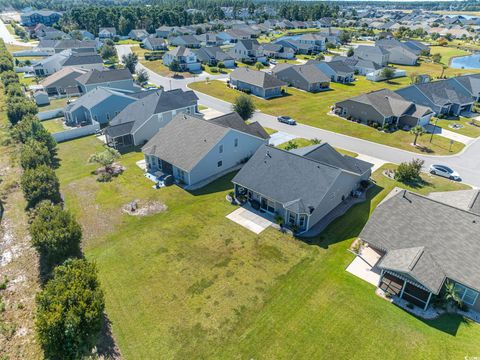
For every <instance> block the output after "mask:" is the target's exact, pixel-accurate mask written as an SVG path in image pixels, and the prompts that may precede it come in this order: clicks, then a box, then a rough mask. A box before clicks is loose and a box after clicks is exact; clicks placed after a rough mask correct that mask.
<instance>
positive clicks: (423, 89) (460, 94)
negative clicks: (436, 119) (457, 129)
mask: <svg viewBox="0 0 480 360" xmlns="http://www.w3.org/2000/svg"><path fill="white" fill-rule="evenodd" d="M396 92H397V94H399V95H401V96H402V97H403V98H405V99H407V100H410V101H414V102H416V103H417V104H421V105H424V106H427V107H429V108H431V109H432V110H433V111H434V112H435V114H442V115H450V114H451V115H460V114H462V113H464V112H466V113H469V112H471V111H472V109H473V104H474V102H475V100H476V99H478V97H473V96H472V95H471V94H470V92H469V91H468V90H467V89H466V88H465V87H464V86H462V85H461V84H460V83H459V82H456V81H448V80H441V81H432V82H428V83H423V84H414V85H410V86H407V87H404V88H402V89H398V90H397V91H396Z"/></svg>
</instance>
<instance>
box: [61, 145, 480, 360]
mask: <svg viewBox="0 0 480 360" xmlns="http://www.w3.org/2000/svg"><path fill="white" fill-rule="evenodd" d="M101 148H102V144H101V143H100V142H99V141H98V140H97V139H96V138H94V137H85V138H81V139H77V140H73V141H70V142H65V143H61V144H59V157H60V158H61V166H60V168H59V169H58V170H57V174H58V176H59V179H60V182H61V189H62V193H63V195H64V196H65V199H66V206H67V208H69V209H70V210H72V211H73V212H74V213H75V215H76V217H77V219H78V220H79V221H80V222H81V224H82V227H83V230H84V244H83V247H84V250H85V253H86V256H87V257H88V258H89V259H91V260H94V261H95V262H96V263H97V266H98V268H99V276H100V279H101V282H102V288H103V289H104V291H105V295H106V306H107V314H108V317H109V320H110V321H111V322H112V326H113V333H114V336H115V338H116V340H117V342H118V344H119V346H120V349H121V352H122V355H123V357H124V358H125V359H137V358H142V359H147V358H165V359H192V358H196V359H206V358H209V359H292V358H295V359H303V358H304V359H312V358H326V357H328V356H330V357H331V356H333V355H334V357H335V358H352V357H355V358H356V359H374V358H378V359H399V358H409V359H425V358H432V359H437V358H462V359H463V358H464V356H465V355H472V356H473V355H475V354H478V353H479V352H480V326H478V325H476V324H467V323H465V322H463V321H462V319H461V318H460V317H457V316H443V317H441V318H440V319H438V320H435V321H422V320H420V319H417V318H415V317H413V316H411V315H409V314H407V313H406V312H405V311H403V310H401V309H399V308H397V307H395V306H394V305H392V304H390V303H388V302H387V301H385V300H383V299H381V298H379V297H377V296H376V295H375V294H374V287H373V286H371V285H370V284H368V283H366V282H363V281H362V280H360V279H358V278H356V277H354V276H353V275H350V274H349V273H347V272H346V271H345V268H346V266H347V265H348V264H349V263H350V262H351V261H352V260H353V258H354V256H353V255H352V254H351V253H349V252H347V248H348V247H349V245H350V244H351V243H352V241H353V240H354V239H355V237H356V236H357V235H358V233H359V232H360V230H361V229H362V227H363V226H364V224H365V222H366V221H367V219H368V215H369V212H371V211H372V210H373V209H374V207H375V206H376V205H377V204H378V203H379V201H380V200H381V199H382V198H383V197H384V196H385V195H386V194H387V193H388V192H389V191H390V190H391V189H392V188H393V187H394V186H396V185H398V184H397V183H395V182H394V181H391V180H389V179H387V178H385V177H384V176H383V175H381V173H380V172H378V173H376V174H375V176H374V177H375V180H376V186H374V187H373V188H371V189H370V191H369V194H368V201H366V202H364V203H362V204H359V205H357V206H355V207H354V208H352V209H351V210H350V211H349V212H348V213H347V214H346V215H345V216H343V217H342V218H341V219H338V220H337V221H336V222H334V223H333V224H332V225H331V226H330V227H329V228H328V229H327V230H326V231H325V232H324V234H323V235H322V236H321V237H319V238H317V239H313V240H312V241H311V243H310V244H307V243H305V242H302V241H298V240H295V239H293V238H291V237H289V236H287V235H284V234H281V233H280V232H278V231H276V230H274V229H271V228H269V229H267V230H266V231H264V232H263V233H262V234H260V235H255V234H253V233H251V232H249V231H247V230H245V229H244V228H242V227H240V226H239V225H237V224H235V223H233V222H231V221H230V220H228V219H226V218H225V215H227V214H228V213H230V212H231V211H233V210H234V209H235V207H233V206H232V205H230V204H229V203H228V202H227V201H225V195H226V194H227V192H228V191H230V190H231V189H232V184H231V183H230V179H231V178H232V175H227V176H225V177H224V178H222V179H219V180H218V181H216V182H215V183H213V184H211V185H210V186H208V187H206V188H204V189H202V190H200V191H197V192H195V193H189V192H186V191H184V190H182V189H180V188H178V187H176V186H172V187H169V188H162V189H160V190H154V189H153V188H152V185H153V182H151V181H150V180H147V179H146V178H145V177H144V176H143V173H142V170H140V168H138V167H137V166H136V164H135V162H136V161H138V160H140V159H142V154H141V153H129V154H127V155H124V156H122V158H121V159H120V162H121V163H122V164H123V165H124V166H125V167H126V171H125V172H124V174H122V175H120V176H119V177H117V178H115V179H113V181H112V182H109V183H99V182H97V181H95V177H94V175H92V174H91V171H92V170H93V169H94V168H95V166H93V165H88V164H87V159H88V157H89V155H90V154H91V153H93V152H95V151H98V150H99V149H101ZM389 166H391V167H392V166H393V165H389ZM425 179H426V181H427V182H426V183H425V184H424V185H423V186H422V187H420V188H418V189H415V190H416V191H419V192H421V193H428V192H430V191H446V190H454V189H461V188H465V186H464V185H461V184H457V183H454V182H451V181H448V180H445V179H441V178H438V177H430V176H429V175H425ZM134 199H137V200H139V204H140V206H141V204H142V203H145V202H146V201H149V202H150V203H162V204H165V205H166V206H167V210H166V211H164V212H161V213H157V214H153V215H149V216H144V217H142V216H129V215H127V214H124V213H122V210H121V209H122V206H123V205H125V204H127V203H129V202H131V201H132V200H134ZM159 354H161V355H159Z"/></svg>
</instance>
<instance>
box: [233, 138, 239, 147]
mask: <svg viewBox="0 0 480 360" xmlns="http://www.w3.org/2000/svg"><path fill="white" fill-rule="evenodd" d="M233 146H235V147H238V138H235V139H234V140H233Z"/></svg>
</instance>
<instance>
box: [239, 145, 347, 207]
mask: <svg viewBox="0 0 480 360" xmlns="http://www.w3.org/2000/svg"><path fill="white" fill-rule="evenodd" d="M344 176H351V175H347V173H346V172H345V171H344V170H342V169H340V168H338V167H335V166H332V165H329V164H327V163H325V162H319V161H316V160H313V159H309V158H308V157H306V156H300V155H297V154H295V153H293V152H289V151H285V150H281V149H277V148H274V147H271V146H267V145H265V146H262V147H260V148H259V149H258V150H257V151H256V152H255V154H254V155H253V156H252V157H251V158H250V160H249V161H248V162H247V163H246V164H245V165H244V166H243V168H242V169H241V170H240V171H239V172H238V173H237V175H236V176H235V177H234V179H233V180H232V181H233V182H234V183H236V184H238V185H240V186H243V187H245V188H248V189H251V190H253V191H255V192H258V193H259V194H262V195H263V196H265V197H267V198H269V199H271V200H274V201H277V202H279V203H281V204H283V205H284V206H286V207H289V208H290V209H292V210H293V209H294V208H295V209H296V210H298V211H297V212H300V213H302V212H303V213H310V212H313V210H314V209H315V208H317V207H318V206H320V204H321V202H322V200H323V199H324V197H325V196H327V194H329V193H332V192H333V191H334V190H335V188H336V184H337V181H340V180H341V179H342V178H343V177H344Z"/></svg>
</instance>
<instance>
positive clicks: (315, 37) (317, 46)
mask: <svg viewBox="0 0 480 360" xmlns="http://www.w3.org/2000/svg"><path fill="white" fill-rule="evenodd" d="M297 41H298V42H299V43H300V44H306V45H310V46H313V49H314V51H316V52H318V51H323V50H325V36H323V35H319V34H316V33H307V34H304V35H302V36H300V37H299V38H298V40H297Z"/></svg>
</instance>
